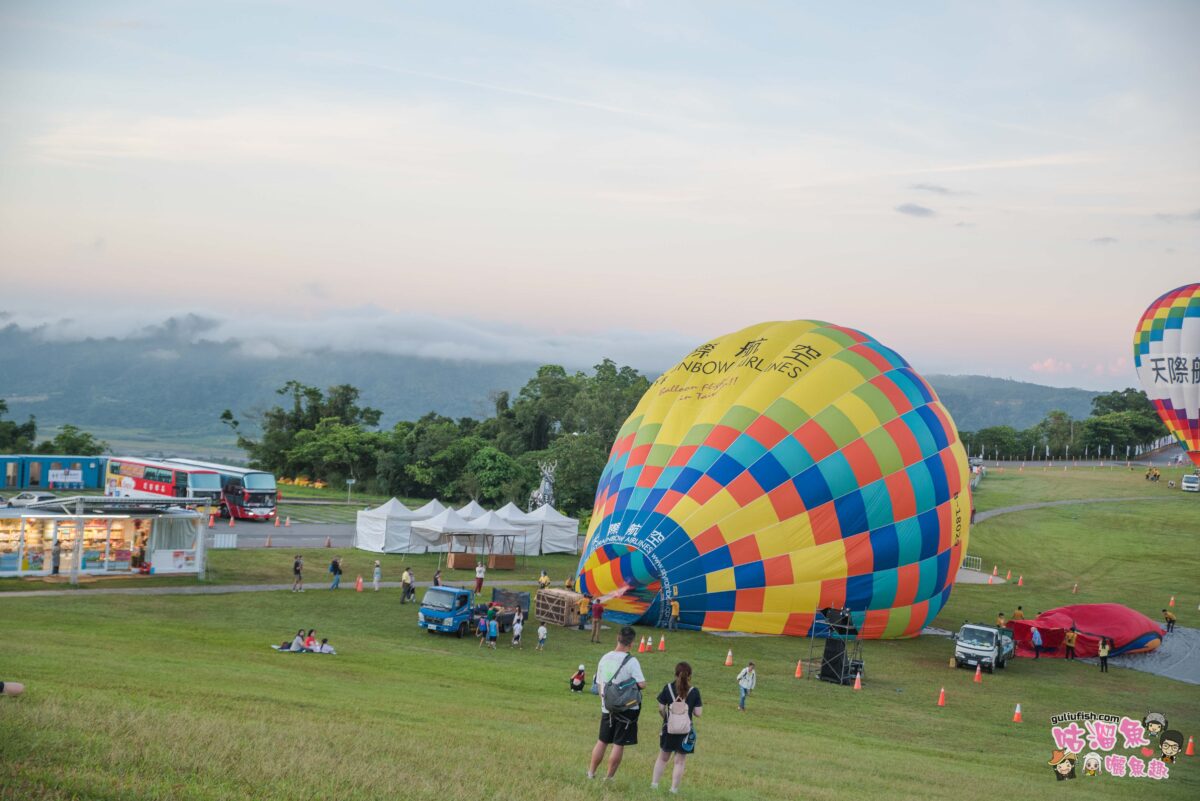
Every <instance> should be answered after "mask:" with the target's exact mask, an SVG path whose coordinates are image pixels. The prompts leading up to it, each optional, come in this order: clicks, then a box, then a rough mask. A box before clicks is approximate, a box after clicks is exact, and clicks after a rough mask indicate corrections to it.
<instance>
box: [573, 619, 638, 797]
mask: <svg viewBox="0 0 1200 801" xmlns="http://www.w3.org/2000/svg"><path fill="white" fill-rule="evenodd" d="M636 636H637V632H636V631H634V630H633V629H632V628H631V627H630V626H625V627H623V628H622V629H621V632H620V633H619V634H618V635H617V647H616V648H615V649H614V650H612V651H609V652H608V653H607V654H605V655H604V656H602V657H600V664H599V665H597V666H596V683H597V685H598V688H599V690H600V734H599V736H598V737H597V738H596V745H595V746H594V747H593V748H592V758H591V761H590V762H589V763H588V769H587V777H588V778H589V779H593V778H595V777H596V768H598V767H600V763H601V762H603V761H604V752H605V751H607V750H608V747H609V746H610V745H611V746H612V756H611V757H609V760H608V775H607V778H609V779H611V778H612V777H613V776H615V775H616V773H617V768H618V767H620V765H621V757H622V756H624V754H625V746H627V745H637V737H638V715H639V714H641V705H640V704H639V705H636V706H633V707H632V708H630V709H623V710H621V711H619V712H609V710H608V708H607V707H605V705H604V688H605V686H606V685H607V684H608V683H609V682H612V681H625V680H627V679H633V680H634V681H635V682H636V683H637V686H638V687H639V688H640V689H645V687H646V677H645V676H644V675H643V674H642V666H641V665H640V664H638V660H637V657H635V656H633V654H631V653H630V648H631V647H632V646H633V640H634V638H635V637H636Z"/></svg>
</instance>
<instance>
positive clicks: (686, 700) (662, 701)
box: [650, 662, 704, 793]
mask: <svg viewBox="0 0 1200 801" xmlns="http://www.w3.org/2000/svg"><path fill="white" fill-rule="evenodd" d="M702 712H704V708H703V707H702V706H701V701H700V689H699V688H698V687H693V686H692V666H691V665H689V664H688V663H687V662H680V663H679V664H677V665H676V666H675V681H673V682H671V683H670V684H668V685H666V686H665V687H663V689H662V692H660V693H659V694H658V713H659V714H660V715H662V717H663V728H662V734H660V735H659V737H658V749H659V753H658V759H657V760H655V762H654V775H653V776H652V777H651V779H650V788H651V789H658V782H659V780H660V779H661V778H662V775H663V771H664V770H666V769H667V762H668V761H669V760H670V759H671V754H674V755H675V767H674V768H673V769H672V770H671V792H672V793H677V792H679V783H680V782H681V781H683V771H684V769H685V768H686V767H687V762H686V760H687V755H688V754H690V753H692V752H694V751H695V749H696V730H695V728H694V727H693V725H692V719H693V718H698V717H700V715H701V713H702Z"/></svg>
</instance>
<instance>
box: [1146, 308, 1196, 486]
mask: <svg viewBox="0 0 1200 801" xmlns="http://www.w3.org/2000/svg"><path fill="white" fill-rule="evenodd" d="M1133 363H1134V366H1136V367H1137V372H1138V378H1139V379H1141V382H1142V386H1143V387H1145V388H1146V394H1147V395H1149V396H1150V400H1151V401H1153V402H1154V408H1155V409H1158V416H1159V417H1161V418H1162V421H1163V422H1164V423H1165V424H1166V426H1167V428H1168V429H1170V431H1171V433H1172V434H1174V435H1175V438H1176V439H1178V440H1179V444H1180V445H1182V446H1183V449H1184V450H1185V451H1187V452H1188V456H1190V457H1192V461H1193V462H1195V464H1196V466H1197V467H1200V284H1188V285H1187V286H1181V287H1179V289H1176V290H1174V291H1171V292H1168V293H1167V294H1165V295H1163V296H1162V297H1161V298H1159V299H1158V300H1156V301H1154V302H1153V303H1151V304H1150V307H1149V308H1148V309H1146V313H1145V314H1143V315H1142V319H1141V320H1140V321H1139V322H1138V327H1137V329H1136V330H1135V331H1134V332H1133Z"/></svg>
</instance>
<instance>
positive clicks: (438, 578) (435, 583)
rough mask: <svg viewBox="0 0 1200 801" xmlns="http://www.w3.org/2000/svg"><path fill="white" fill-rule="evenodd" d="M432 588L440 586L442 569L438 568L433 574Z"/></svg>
mask: <svg viewBox="0 0 1200 801" xmlns="http://www.w3.org/2000/svg"><path fill="white" fill-rule="evenodd" d="M433 586H435V587H440V586H442V569H441V568H440V567H439V568H438V569H437V570H435V571H434V573H433Z"/></svg>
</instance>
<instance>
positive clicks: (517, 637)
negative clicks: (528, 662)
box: [512, 619, 525, 648]
mask: <svg viewBox="0 0 1200 801" xmlns="http://www.w3.org/2000/svg"><path fill="white" fill-rule="evenodd" d="M524 630H525V624H524V623H522V622H521V621H520V620H519V619H518V620H514V621H513V626H512V632H513V638H512V647H513V648H520V647H521V632H522V631H524Z"/></svg>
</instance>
